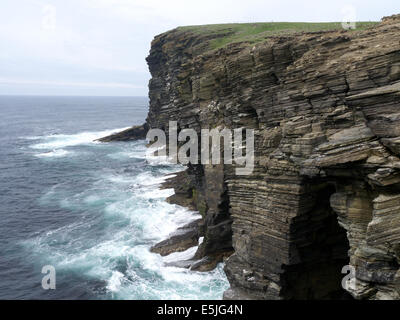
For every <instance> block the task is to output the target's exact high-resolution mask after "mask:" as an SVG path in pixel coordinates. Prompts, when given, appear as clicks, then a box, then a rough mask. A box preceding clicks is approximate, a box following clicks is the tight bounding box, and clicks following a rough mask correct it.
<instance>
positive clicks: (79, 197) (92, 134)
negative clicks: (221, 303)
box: [0, 96, 229, 300]
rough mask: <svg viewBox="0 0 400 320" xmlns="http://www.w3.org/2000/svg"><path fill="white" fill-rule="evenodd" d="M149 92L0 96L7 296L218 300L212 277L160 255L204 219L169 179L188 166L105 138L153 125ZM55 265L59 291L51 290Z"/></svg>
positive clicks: (216, 278)
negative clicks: (161, 247)
mask: <svg viewBox="0 0 400 320" xmlns="http://www.w3.org/2000/svg"><path fill="white" fill-rule="evenodd" d="M147 111H148V99H147V98H146V97H56V96H52V97H50V96H49V97H43V96H0V219H1V220H0V299H39V300H40V299H57V300H58V299H71V300H75V299H85V300H86V299H89V300H105V299H106V300H109V299H117V300H160V299H166V300H169V299H183V300H187V299H190V300H200V299H206V300H214V299H215V300H216V299H221V298H222V294H223V292H224V291H225V290H226V289H227V288H228V287H229V284H228V281H227V279H226V276H225V274H224V272H223V265H222V264H220V265H219V266H218V268H216V269H215V270H214V271H212V272H206V273H201V272H194V271H190V270H187V269H181V268H175V267H168V266H166V263H167V262H172V261H177V260H185V259H189V258H191V257H192V256H193V254H194V252H195V251H196V249H197V248H196V247H193V248H191V249H189V250H187V251H185V252H181V253H173V254H171V255H170V256H167V257H161V256H160V255H158V254H154V253H151V252H150V248H151V246H152V245H154V244H156V243H157V242H159V241H161V240H164V239H166V238H167V236H168V235H169V234H170V233H172V232H174V231H175V230H176V229H177V228H178V227H180V226H182V225H185V224H187V223H189V222H191V221H193V220H196V219H198V218H199V214H198V213H197V212H193V211H189V210H188V209H186V208H183V207H180V206H177V205H172V204H169V203H167V202H166V198H167V197H169V196H171V195H172V194H173V192H174V191H173V190H172V189H166V190H161V189H160V184H161V183H162V182H163V181H165V179H167V178H168V177H171V176H173V175H174V174H175V173H176V172H179V171H181V170H183V168H182V167H180V166H179V165H172V164H170V163H168V162H166V161H165V160H164V161H160V159H158V158H154V157H151V156H149V154H148V149H147V148H146V142H145V141H134V142H113V143H100V142H95V140H96V139H98V138H101V137H104V136H107V135H109V134H111V133H114V132H118V131H121V130H123V129H125V128H128V127H130V126H132V125H138V124H142V123H143V122H144V121H145V118H146V115H147ZM48 266H50V267H51V268H53V269H54V276H55V277H54V282H55V289H48V287H46V286H44V285H43V281H44V277H46V276H47V275H48V273H47V271H48V270H49V269H46V267H48Z"/></svg>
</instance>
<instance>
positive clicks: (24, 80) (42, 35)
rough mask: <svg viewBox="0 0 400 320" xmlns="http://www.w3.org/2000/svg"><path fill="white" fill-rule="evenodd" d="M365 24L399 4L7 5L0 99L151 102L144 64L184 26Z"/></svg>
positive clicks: (99, 1)
mask: <svg viewBox="0 0 400 320" xmlns="http://www.w3.org/2000/svg"><path fill="white" fill-rule="evenodd" d="M349 6H352V7H353V8H354V9H355V12H356V18H357V20H358V21H370V20H372V21H377V20H380V18H381V17H382V16H386V15H391V14H394V13H400V2H399V0H380V1H368V0H364V1H362V0H360V1H356V0H354V1H344V0H334V1H321V0H309V1H307V0H306V1H304V0H303V1H289V0H274V1H269V0H230V1H228V0H196V1H192V0H141V1H139V0H68V1H66V0H43V1H42V0H0V94H2V95H4V94H38V95H111V96H112V95H128V96H133V95H142V96H143V95H147V84H148V80H149V78H150V75H149V73H148V70H147V65H146V62H145V57H146V56H147V55H148V52H149V49H150V42H151V40H152V39H153V37H154V36H155V35H157V34H159V33H162V32H164V31H167V30H169V29H172V28H175V27H177V26H182V25H194V24H210V23H233V22H263V21H267V22H270V21H310V22H318V21H342V20H343V17H344V15H345V14H346V13H345V12H346V9H345V8H348V7H349Z"/></svg>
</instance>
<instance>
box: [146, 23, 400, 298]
mask: <svg viewBox="0 0 400 320" xmlns="http://www.w3.org/2000/svg"><path fill="white" fill-rule="evenodd" d="M248 26H249V27H251V25H248ZM254 28H257V25H254ZM288 28H289V29H290V27H288ZM289 29H288V30H277V31H275V32H266V33H265V32H264V33H263V32H261V33H257V34H256V35H252V36H248V37H247V36H244V37H243V36H241V35H240V30H239V31H237V30H236V29H235V27H234V26H230V25H226V26H219V27H218V28H216V27H214V28H213V27H212V26H208V27H204V28H201V27H187V28H178V29H175V30H172V31H170V32H167V33H164V34H162V35H159V36H157V37H156V38H155V39H154V41H153V42H152V47H151V52H150V55H149V57H148V58H147V61H148V64H149V68H150V71H151V75H152V79H151V81H150V84H149V88H150V93H149V96H150V111H149V114H148V118H147V124H148V126H149V127H150V128H160V129H164V130H166V131H167V130H168V122H169V121H170V120H174V121H178V126H179V129H183V128H193V129H195V130H196V131H198V132H199V131H200V129H201V128H230V129H234V128H242V127H244V128H252V129H255V169H254V172H253V174H251V175H249V176H239V175H236V174H235V170H234V169H235V165H189V167H188V170H187V171H186V172H184V173H182V174H180V175H178V177H177V178H175V180H172V181H170V182H169V184H170V186H171V185H173V186H175V187H176V190H177V193H176V195H175V196H174V197H173V198H172V199H170V201H172V202H175V203H181V204H184V205H187V206H192V207H194V208H196V209H198V210H199V211H200V212H201V214H202V216H203V219H202V221H201V222H199V223H198V225H196V226H192V227H188V230H189V231H190V230H191V231H190V232H191V233H190V232H189V233H188V234H190V237H192V238H191V239H192V240H193V239H194V240H193V241H187V242H186V244H185V245H183V246H180V248H179V250H184V249H185V248H187V247H188V246H190V245H193V243H194V242H195V241H197V239H198V237H200V236H204V241H203V243H202V245H201V246H200V248H199V250H198V252H197V254H196V257H195V260H198V259H202V260H201V261H202V262H201V263H200V268H199V264H198V263H197V265H196V264H195V265H193V264H191V263H188V264H187V265H186V266H187V267H189V266H192V268H193V267H195V268H194V269H200V270H207V269H209V268H212V267H214V266H215V263H216V262H218V261H222V259H224V258H226V257H229V258H227V259H226V265H225V272H226V274H227V277H228V279H229V282H230V285H231V287H230V289H229V290H228V291H227V292H225V295H224V298H225V299H237V298H242V299H332V298H348V297H349V295H348V293H346V292H345V291H344V290H342V288H341V281H342V278H343V277H344V276H345V275H344V274H342V273H341V271H342V268H343V267H344V266H345V265H351V266H353V267H354V268H355V270H356V279H357V285H356V286H354V285H352V286H350V287H349V288H348V292H349V293H350V294H351V295H352V296H353V297H354V298H357V299H399V298H400V282H399V277H400V271H399V263H400V102H399V101H400V100H399V98H400V17H399V16H393V17H389V18H385V19H383V20H382V22H381V23H379V24H377V25H374V26H364V27H363V28H361V29H360V30H351V31H345V30H333V31H329V30H325V29H329V27H327V28H322V27H321V30H318V27H315V28H312V29H310V31H308V30H309V29H305V30H301V28H300V31H299V29H296V28H294V29H290V30H289ZM193 228H195V229H193ZM193 230H197V232H194V231H193ZM179 234H180V235H182V234H183V233H182V230H181V232H180V233H179ZM179 234H178V235H177V236H178V237H175V240H176V241H177V243H181V244H182V242H180V241H181V239H180V238H179ZM186 240H187V238H186ZM172 242H174V239H172ZM169 245H171V242H169ZM162 247H163V246H162V245H161V248H162ZM178 247H179V245H178ZM154 250H155V251H156V252H157V250H158V252H161V251H162V250H161V251H160V247H159V248H158V249H157V248H154ZM167 251H168V250H167ZM182 265H184V264H182Z"/></svg>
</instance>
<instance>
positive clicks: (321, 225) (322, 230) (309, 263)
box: [283, 181, 352, 300]
mask: <svg viewBox="0 0 400 320" xmlns="http://www.w3.org/2000/svg"><path fill="white" fill-rule="evenodd" d="M307 189H309V192H307V193H306V194H305V195H304V196H303V197H302V199H301V201H300V204H301V206H303V208H304V214H301V215H299V217H296V218H295V221H294V223H293V225H292V228H291V236H292V252H291V256H292V257H291V258H292V259H293V260H292V261H293V263H291V264H290V265H289V266H286V267H285V268H284V269H285V272H284V276H283V283H284V286H283V288H284V289H283V295H284V297H285V298H286V299H301V300H303V299H304V300H310V299H318V300H331V299H334V300H350V299H352V296H351V295H350V294H349V293H348V292H347V291H346V290H345V289H344V288H343V287H342V280H343V278H344V277H345V276H346V274H343V273H342V269H343V267H344V266H347V265H349V260H350V258H349V250H350V245H349V241H348V238H347V232H346V230H345V229H344V228H343V227H342V226H340V225H339V222H338V216H337V214H336V213H335V211H334V210H333V209H332V208H331V205H330V198H331V196H332V195H333V194H334V193H336V187H335V183H333V182H327V181H323V182H315V181H310V182H309V184H307Z"/></svg>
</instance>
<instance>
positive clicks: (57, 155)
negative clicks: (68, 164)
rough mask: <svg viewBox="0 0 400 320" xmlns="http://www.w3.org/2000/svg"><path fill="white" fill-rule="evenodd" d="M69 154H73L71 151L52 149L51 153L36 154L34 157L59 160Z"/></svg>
mask: <svg viewBox="0 0 400 320" xmlns="http://www.w3.org/2000/svg"><path fill="white" fill-rule="evenodd" d="M71 154H73V152H72V151H67V150H64V149H54V150H53V151H49V152H44V153H39V154H36V155H35V156H36V157H38V158H60V157H65V156H67V155H71Z"/></svg>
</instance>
